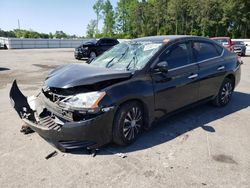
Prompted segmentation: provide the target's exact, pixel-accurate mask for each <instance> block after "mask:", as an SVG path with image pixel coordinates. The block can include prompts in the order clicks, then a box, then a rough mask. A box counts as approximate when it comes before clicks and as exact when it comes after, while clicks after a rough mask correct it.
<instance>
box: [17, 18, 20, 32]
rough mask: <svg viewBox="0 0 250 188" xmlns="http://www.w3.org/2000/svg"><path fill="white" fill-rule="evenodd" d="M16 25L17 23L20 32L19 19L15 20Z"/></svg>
mask: <svg viewBox="0 0 250 188" xmlns="http://www.w3.org/2000/svg"><path fill="white" fill-rule="evenodd" d="M17 23H18V29H19V30H20V22H19V19H18V20H17Z"/></svg>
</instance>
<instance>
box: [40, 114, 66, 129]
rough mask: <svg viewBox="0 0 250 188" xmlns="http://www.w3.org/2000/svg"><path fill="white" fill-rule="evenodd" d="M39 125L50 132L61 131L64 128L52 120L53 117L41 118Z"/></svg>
mask: <svg viewBox="0 0 250 188" xmlns="http://www.w3.org/2000/svg"><path fill="white" fill-rule="evenodd" d="M38 123H39V125H40V126H43V127H45V128H47V129H50V130H56V131H60V130H61V127H62V125H59V124H57V123H55V120H54V119H53V118H51V116H46V117H44V118H39V121H38Z"/></svg>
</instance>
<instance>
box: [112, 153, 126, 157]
mask: <svg viewBox="0 0 250 188" xmlns="http://www.w3.org/2000/svg"><path fill="white" fill-rule="evenodd" d="M115 155H117V156H118V157H121V158H126V157H127V155H125V154H124V153H116V154H115Z"/></svg>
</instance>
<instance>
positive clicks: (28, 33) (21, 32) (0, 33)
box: [0, 29, 78, 39]
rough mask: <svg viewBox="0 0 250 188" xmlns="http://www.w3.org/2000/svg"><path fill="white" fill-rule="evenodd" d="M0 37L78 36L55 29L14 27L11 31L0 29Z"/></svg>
mask: <svg viewBox="0 0 250 188" xmlns="http://www.w3.org/2000/svg"><path fill="white" fill-rule="evenodd" d="M0 37H14V38H35V39H36V38H41V39H53V38H56V39H72V38H78V37H77V36H76V35H68V34H66V33H64V32H63V31H56V32H55V33H51V32H50V33H49V34H47V33H39V32H36V31H33V30H25V29H14V30H12V31H4V30H2V29H0Z"/></svg>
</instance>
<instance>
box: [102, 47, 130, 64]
mask: <svg viewBox="0 0 250 188" xmlns="http://www.w3.org/2000/svg"><path fill="white" fill-rule="evenodd" d="M128 49H129V46H128V47H127V49H126V50H125V52H124V53H123V54H122V55H121V57H120V58H119V59H118V60H117V62H119V61H120V60H121V59H122V58H123V57H124V56H125V54H126V53H127V52H128ZM116 57H117V56H115V57H114V58H112V59H111V60H110V61H109V62H108V63H107V64H106V68H110V67H112V66H113V65H114V63H113V64H111V63H112V61H113V60H114V59H115V58H116Z"/></svg>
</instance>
